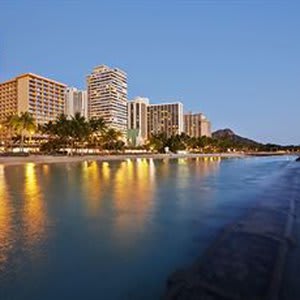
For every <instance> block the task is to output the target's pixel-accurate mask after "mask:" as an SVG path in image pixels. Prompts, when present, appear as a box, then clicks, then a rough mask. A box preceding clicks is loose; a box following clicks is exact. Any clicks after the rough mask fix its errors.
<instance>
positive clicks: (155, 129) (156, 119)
mask: <svg viewBox="0 0 300 300" xmlns="http://www.w3.org/2000/svg"><path fill="white" fill-rule="evenodd" d="M147 119H148V137H151V136H152V135H154V134H159V133H165V134H166V136H167V137H170V136H171V135H176V134H181V133H182V132H183V131H184V124H183V104H182V103H180V102H174V103H161V104H150V105H148V108H147Z"/></svg>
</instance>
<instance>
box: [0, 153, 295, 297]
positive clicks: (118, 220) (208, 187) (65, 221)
mask: <svg viewBox="0 0 300 300" xmlns="http://www.w3.org/2000/svg"><path fill="white" fill-rule="evenodd" d="M289 161H290V159H289V158H286V157H280V158H250V159H227V160H220V159H217V158H215V159H178V160H177V159H176V160H175V159H174V160H173V159H164V160H152V159H137V160H126V161H120V162H109V163H108V162H94V161H86V162H83V163H68V164H37V165H36V164H34V163H28V164H26V165H22V166H6V167H5V166H3V165H0V299H1V300H6V299H10V300H11V299H16V300H21V299H22V300H23V299H39V300H40V299H43V300H53V299H105V300H121V299H122V300H123V299H124V300H127V299H129V300H139V299H145V300H147V299H152V300H153V299H159V297H160V295H161V293H162V291H163V290H164V285H165V280H166V278H167V276H168V275H169V274H170V273H171V272H172V271H174V270H175V269H176V268H179V267H181V266H184V265H185V264H188V263H190V262H192V261H193V260H194V259H195V258H196V257H198V256H199V255H200V254H201V252H202V251H203V250H204V249H205V248H206V247H207V246H208V245H209V243H210V242H211V241H212V240H213V239H214V238H215V237H216V235H217V234H218V232H219V231H220V229H221V228H222V227H223V226H224V225H225V224H227V223H229V222H232V221H233V220H235V219H236V218H237V217H238V216H239V215H241V214H242V213H243V212H244V211H245V209H246V208H247V207H249V206H251V205H252V204H253V198H254V197H255V195H256V194H257V193H258V191H259V190H260V189H263V187H264V186H265V185H268V184H269V183H270V181H272V178H273V177H274V176H276V175H277V174H278V173H279V172H280V171H281V170H282V169H284V168H285V166H287V165H288V164H289Z"/></svg>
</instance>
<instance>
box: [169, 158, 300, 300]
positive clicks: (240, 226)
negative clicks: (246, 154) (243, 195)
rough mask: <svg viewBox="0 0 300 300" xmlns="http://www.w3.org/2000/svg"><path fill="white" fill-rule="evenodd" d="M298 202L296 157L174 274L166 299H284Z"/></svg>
mask: <svg viewBox="0 0 300 300" xmlns="http://www.w3.org/2000/svg"><path fill="white" fill-rule="evenodd" d="M299 201H300V166H299V164H298V163H296V162H292V163H291V164H290V166H289V167H288V168H286V170H284V171H283V172H282V173H281V174H280V176H278V178H276V180H275V181H274V182H272V183H271V185H270V187H268V188H266V189H265V190H264V192H263V193H262V194H261V195H260V197H259V199H256V205H255V206H254V207H252V208H251V209H250V210H249V211H248V213H247V214H246V215H244V216H243V217H242V218H241V219H240V220H238V221H237V222H235V223H233V224H231V225H230V226H228V227H227V228H225V229H224V231H223V233H221V234H220V236H219V238H218V239H217V240H216V241H215V242H214V243H213V245H211V247H210V248H209V249H207V251H206V252H205V253H204V254H203V256H201V257H200V258H199V259H198V260H197V261H195V262H194V263H193V264H192V265H191V266H189V267H187V268H185V269H183V270H179V271H176V272H175V273H174V274H172V275H171V276H170V277H169V279H168V281H167V289H166V293H165V295H164V298H163V299H165V300H175V299H176V300H193V299H195V300H196V299H197V300H201V299H209V300H223V299H232V300H248V299H249V300H250V299H267V300H277V299H284V296H283V295H282V291H281V290H282V289H281V288H282V282H283V278H284V276H285V272H286V271H285V263H286V258H287V254H288V252H289V250H290V249H291V247H293V245H294V243H295V240H294V238H293V228H294V223H295V220H296V217H297V211H298V210H297V208H298V206H299ZM298 299H299V298H298Z"/></svg>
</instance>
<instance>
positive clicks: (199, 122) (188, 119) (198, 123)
mask: <svg viewBox="0 0 300 300" xmlns="http://www.w3.org/2000/svg"><path fill="white" fill-rule="evenodd" d="M184 132H185V133H186V134H187V135H189V136H190V137H201V136H207V137H211V123H210V121H209V120H208V119H207V118H206V117H205V115H203V114H202V113H195V114H193V113H188V114H185V115H184Z"/></svg>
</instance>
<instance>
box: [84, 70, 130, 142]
mask: <svg viewBox="0 0 300 300" xmlns="http://www.w3.org/2000/svg"><path fill="white" fill-rule="evenodd" d="M87 87H88V112H89V117H90V118H93V117H103V118H104V120H105V122H106V124H107V125H108V126H109V127H112V128H115V129H117V130H119V131H121V132H122V133H123V134H124V136H125V135H126V132H127V75H126V73H125V72H123V71H122V70H120V69H116V68H110V67H108V66H105V65H101V66H97V67H95V68H94V69H93V71H92V73H91V74H90V75H88V76H87Z"/></svg>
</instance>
